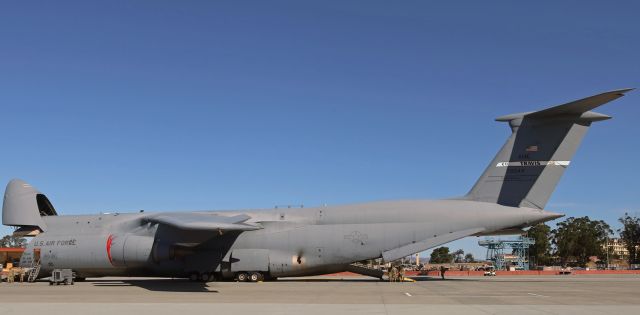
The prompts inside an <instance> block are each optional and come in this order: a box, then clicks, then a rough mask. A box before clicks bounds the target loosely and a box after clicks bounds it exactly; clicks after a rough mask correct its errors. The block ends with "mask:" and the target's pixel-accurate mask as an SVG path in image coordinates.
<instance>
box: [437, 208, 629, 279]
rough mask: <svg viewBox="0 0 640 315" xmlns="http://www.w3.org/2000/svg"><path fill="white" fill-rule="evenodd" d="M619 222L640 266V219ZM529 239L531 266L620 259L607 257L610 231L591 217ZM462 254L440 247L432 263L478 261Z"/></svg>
mask: <svg viewBox="0 0 640 315" xmlns="http://www.w3.org/2000/svg"><path fill="white" fill-rule="evenodd" d="M618 221H619V222H620V223H622V227H621V228H620V229H618V230H617V232H618V233H619V235H620V239H621V240H622V241H623V242H624V244H625V247H626V249H627V250H628V251H629V256H628V257H627V260H628V262H629V264H630V265H631V264H640V252H638V248H640V218H638V217H636V216H631V215H629V214H628V213H625V214H624V216H622V217H621V218H619V219H618ZM527 236H528V237H531V238H533V239H534V241H535V244H533V245H532V246H530V247H529V257H530V260H531V263H532V265H538V266H544V265H554V264H555V265H562V266H580V267H584V266H586V264H587V263H588V262H589V258H590V257H592V256H596V257H598V259H599V260H600V261H606V262H607V263H608V261H607V259H612V258H613V259H617V258H619V257H615V255H614V253H612V252H609V253H607V250H609V247H608V246H606V245H607V243H608V242H609V239H610V238H611V237H612V236H613V230H612V229H611V227H610V226H609V225H608V224H607V223H606V222H604V221H602V220H591V219H590V218H589V217H588V216H585V217H579V218H576V217H569V218H567V219H566V220H564V221H562V222H559V223H558V224H557V225H556V228H555V229H551V227H549V226H548V225H546V224H544V223H540V224H537V225H534V226H533V227H531V228H530V229H529V230H528V231H527ZM463 254H464V251H463V250H461V249H459V250H457V251H454V252H453V253H450V252H449V248H448V247H445V246H443V247H438V248H436V249H434V250H433V251H432V252H431V257H430V260H429V262H430V263H433V264H441V263H452V262H456V263H461V262H474V261H475V260H474V258H473V256H472V255H471V254H467V255H466V256H463Z"/></svg>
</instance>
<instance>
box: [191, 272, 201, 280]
mask: <svg viewBox="0 0 640 315" xmlns="http://www.w3.org/2000/svg"><path fill="white" fill-rule="evenodd" d="M198 278H200V277H198V273H197V272H192V273H191V274H190V275H189V280H191V281H198Z"/></svg>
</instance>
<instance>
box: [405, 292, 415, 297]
mask: <svg viewBox="0 0 640 315" xmlns="http://www.w3.org/2000/svg"><path fill="white" fill-rule="evenodd" d="M404 295H406V296H408V297H411V296H413V295H411V293H409V292H405V293H404Z"/></svg>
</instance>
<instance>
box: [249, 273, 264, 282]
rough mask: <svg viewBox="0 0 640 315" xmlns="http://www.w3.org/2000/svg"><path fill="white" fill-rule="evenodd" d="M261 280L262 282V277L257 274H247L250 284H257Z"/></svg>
mask: <svg viewBox="0 0 640 315" xmlns="http://www.w3.org/2000/svg"><path fill="white" fill-rule="evenodd" d="M262 280H264V277H263V276H262V274H261V273H259V272H252V273H251V274H249V281H251V282H258V281H262Z"/></svg>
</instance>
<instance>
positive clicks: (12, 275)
mask: <svg viewBox="0 0 640 315" xmlns="http://www.w3.org/2000/svg"><path fill="white" fill-rule="evenodd" d="M15 277H16V274H15V272H14V271H13V269H9V275H8V276H7V283H13V280H15Z"/></svg>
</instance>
